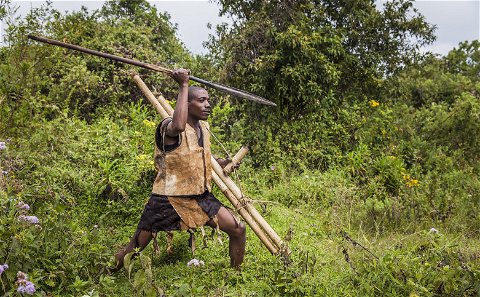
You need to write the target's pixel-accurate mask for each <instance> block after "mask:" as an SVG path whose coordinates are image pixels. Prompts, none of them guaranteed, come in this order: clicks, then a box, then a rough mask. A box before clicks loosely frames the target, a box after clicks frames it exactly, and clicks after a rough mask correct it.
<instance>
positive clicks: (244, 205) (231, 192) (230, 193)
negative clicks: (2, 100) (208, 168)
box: [133, 75, 289, 255]
mask: <svg viewBox="0 0 480 297" xmlns="http://www.w3.org/2000/svg"><path fill="white" fill-rule="evenodd" d="M133 79H134V81H135V82H136V83H137V85H138V86H139V88H140V90H141V91H142V92H143V93H144V94H145V96H146V97H147V99H148V100H149V101H150V102H151V103H152V105H153V106H154V107H155V109H156V110H157V111H158V112H159V113H160V115H161V116H162V117H164V118H165V117H167V116H169V115H171V114H173V108H171V106H170V105H169V104H168V103H167V102H166V100H165V98H163V96H161V97H160V98H159V99H157V98H155V96H154V95H153V93H152V92H151V91H150V90H149V89H148V87H147V86H146V85H145V83H144V82H143V80H142V79H141V78H140V76H138V75H133ZM167 105H168V106H167ZM164 106H166V107H167V108H168V107H170V110H169V112H167V111H166V110H165V108H164ZM247 151H248V149H247ZM245 153H246V152H245ZM237 154H240V155H239V158H238V159H241V158H242V157H241V155H242V154H243V155H244V152H243V151H242V150H241V151H240V152H239V153H237ZM211 163H212V167H213V172H212V179H213V180H214V182H215V183H216V184H217V186H218V187H219V188H220V190H221V191H222V193H223V194H224V195H225V196H226V197H227V199H228V200H229V201H230V202H231V203H232V205H234V207H235V208H236V210H237V211H238V212H239V213H240V215H241V216H242V217H243V218H244V220H245V222H246V223H247V224H248V225H249V226H250V228H252V230H253V231H254V232H255V234H256V235H257V236H258V237H259V239H260V240H261V241H262V243H263V244H264V245H265V246H266V247H267V249H268V250H269V251H270V252H271V253H272V254H274V255H278V254H279V253H280V252H286V253H289V251H288V249H285V246H284V244H283V241H282V240H281V239H280V237H279V236H278V235H277V234H276V233H275V231H274V230H273V229H272V228H271V227H270V225H269V224H268V223H267V222H266V221H265V219H263V217H262V216H261V215H260V214H259V213H258V212H257V210H256V209H255V208H254V207H253V206H252V205H251V204H250V203H249V202H247V201H246V200H245V198H244V197H243V195H242V193H241V191H240V189H239V188H238V187H237V186H236V185H235V183H234V182H233V181H232V180H231V179H230V178H229V177H228V176H226V175H225V173H224V172H223V169H222V168H221V166H220V165H219V164H218V163H217V161H216V160H215V159H214V158H213V157H212V160H211ZM239 206H240V207H239Z"/></svg>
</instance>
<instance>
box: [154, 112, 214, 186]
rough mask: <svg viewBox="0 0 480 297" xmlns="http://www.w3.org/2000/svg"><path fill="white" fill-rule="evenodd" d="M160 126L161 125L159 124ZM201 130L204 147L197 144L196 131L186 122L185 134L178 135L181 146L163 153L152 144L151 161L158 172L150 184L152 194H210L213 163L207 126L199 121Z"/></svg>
mask: <svg viewBox="0 0 480 297" xmlns="http://www.w3.org/2000/svg"><path fill="white" fill-rule="evenodd" d="M163 124H164V122H162V123H161V125H163ZM200 127H201V129H202V137H203V147H201V146H200V145H199V144H198V136H197V133H196V131H195V129H194V128H192V127H191V126H190V125H189V124H188V123H187V125H186V127H185V131H183V132H182V133H181V134H180V135H179V142H180V145H179V146H178V147H177V148H175V149H173V150H172V151H169V152H164V150H162V149H161V148H159V147H157V145H156V144H155V159H154V161H155V167H156V169H157V172H158V173H157V177H156V179H155V182H154V183H153V191H152V192H153V193H155V194H158V195H165V196H189V195H200V194H203V193H204V192H205V191H206V190H208V191H211V180H212V164H211V152H210V133H209V131H208V123H207V122H203V121H200ZM162 138H164V134H163V135H162ZM163 140H164V139H162V143H164V141H163Z"/></svg>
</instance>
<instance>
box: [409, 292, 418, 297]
mask: <svg viewBox="0 0 480 297" xmlns="http://www.w3.org/2000/svg"><path fill="white" fill-rule="evenodd" d="M409 297H419V296H418V295H417V293H415V292H412V293H410V295H409Z"/></svg>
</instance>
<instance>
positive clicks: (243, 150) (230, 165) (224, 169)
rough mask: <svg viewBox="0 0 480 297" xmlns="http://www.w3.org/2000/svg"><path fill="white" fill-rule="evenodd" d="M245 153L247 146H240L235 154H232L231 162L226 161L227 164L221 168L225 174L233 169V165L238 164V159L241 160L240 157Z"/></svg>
mask: <svg viewBox="0 0 480 297" xmlns="http://www.w3.org/2000/svg"><path fill="white" fill-rule="evenodd" d="M247 153H248V147H246V146H242V148H241V149H240V150H239V151H238V153H236V154H235V156H233V158H232V160H231V162H230V163H228V164H227V166H225V168H223V172H225V174H227V175H228V174H230V173H231V172H232V171H233V167H234V166H237V165H238V164H240V161H242V159H243V158H244V157H245V155H246V154H247Z"/></svg>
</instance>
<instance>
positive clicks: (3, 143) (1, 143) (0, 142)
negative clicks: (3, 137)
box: [0, 141, 7, 150]
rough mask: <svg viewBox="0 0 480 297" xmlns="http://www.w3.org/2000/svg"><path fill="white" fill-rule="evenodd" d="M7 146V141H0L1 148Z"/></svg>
mask: <svg viewBox="0 0 480 297" xmlns="http://www.w3.org/2000/svg"><path fill="white" fill-rule="evenodd" d="M6 148H7V146H6V145H5V141H0V150H4V149H6Z"/></svg>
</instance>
